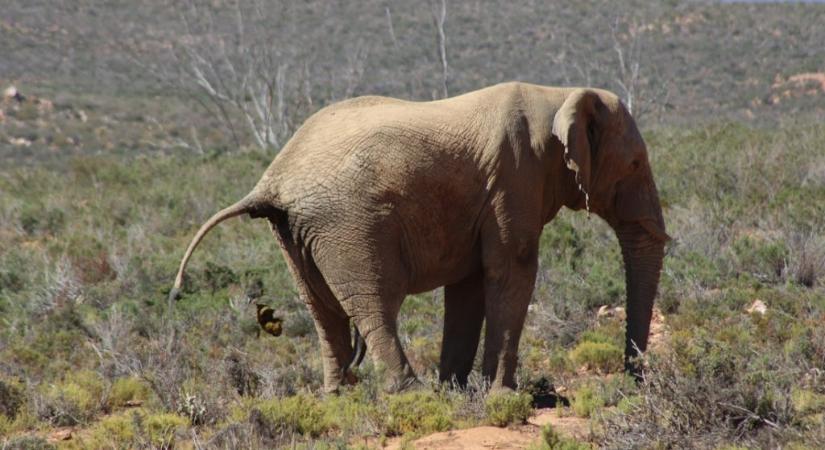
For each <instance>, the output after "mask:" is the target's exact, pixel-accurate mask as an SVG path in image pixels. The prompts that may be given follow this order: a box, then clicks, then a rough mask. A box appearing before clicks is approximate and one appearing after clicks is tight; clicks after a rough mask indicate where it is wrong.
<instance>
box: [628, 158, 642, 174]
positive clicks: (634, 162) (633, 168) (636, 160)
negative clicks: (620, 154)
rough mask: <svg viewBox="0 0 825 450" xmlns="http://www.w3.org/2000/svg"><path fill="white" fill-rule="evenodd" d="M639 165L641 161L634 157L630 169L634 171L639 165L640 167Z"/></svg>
mask: <svg viewBox="0 0 825 450" xmlns="http://www.w3.org/2000/svg"><path fill="white" fill-rule="evenodd" d="M641 166H642V162H641V161H639V160H638V159H634V160H633V162H632V163H630V170H631V171H633V172H635V171H637V170H639V167H641Z"/></svg>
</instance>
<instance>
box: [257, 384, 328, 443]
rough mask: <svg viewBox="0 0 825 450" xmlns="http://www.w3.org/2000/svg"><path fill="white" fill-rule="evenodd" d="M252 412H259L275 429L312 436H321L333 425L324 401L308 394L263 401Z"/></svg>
mask: <svg viewBox="0 0 825 450" xmlns="http://www.w3.org/2000/svg"><path fill="white" fill-rule="evenodd" d="M256 411H257V412H256ZM251 414H254V415H258V414H259V415H260V417H261V418H263V420H264V421H265V422H266V423H267V424H268V425H269V426H270V427H272V429H274V430H286V431H289V432H294V433H298V434H301V435H305V436H311V437H318V436H320V435H321V434H323V433H325V432H327V431H328V430H329V429H330V428H331V426H332V424H331V423H330V421H329V419H328V415H327V414H326V412H325V411H324V408H323V405H322V403H321V402H320V401H319V400H318V399H317V398H315V397H314V396H310V395H308V394H298V395H295V396H292V397H287V398H283V399H272V400H265V401H262V402H260V403H258V404H257V405H256V407H255V410H253V411H252V413H251ZM273 434H274V433H273Z"/></svg>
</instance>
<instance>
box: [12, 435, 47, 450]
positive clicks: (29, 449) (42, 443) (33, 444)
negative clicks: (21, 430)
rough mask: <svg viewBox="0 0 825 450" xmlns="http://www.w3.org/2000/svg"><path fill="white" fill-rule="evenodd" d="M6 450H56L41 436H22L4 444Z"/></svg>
mask: <svg viewBox="0 0 825 450" xmlns="http://www.w3.org/2000/svg"><path fill="white" fill-rule="evenodd" d="M2 444H3V449H5V450H54V449H56V448H57V447H55V446H54V445H52V444H49V442H48V441H46V440H45V439H43V438H42V437H40V436H20V437H15V438H13V439H11V440H9V441H6V442H2Z"/></svg>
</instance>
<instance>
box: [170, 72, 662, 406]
mask: <svg viewBox="0 0 825 450" xmlns="http://www.w3.org/2000/svg"><path fill="white" fill-rule="evenodd" d="M562 206H566V207H568V208H571V209H574V210H580V209H585V208H586V207H588V206H589V209H590V211H592V212H593V213H595V214H597V215H598V216H600V217H601V218H603V219H604V220H605V221H607V223H609V224H610V226H611V227H612V228H613V229H614V230H615V232H616V235H617V236H618V239H619V243H620V245H621V248H622V255H623V257H624V264H625V269H626V281H627V292H628V297H627V347H626V349H625V356H626V358H630V357H632V356H635V355H636V354H637V349H638V350H641V351H644V350H645V348H646V346H647V338H648V330H649V325H650V318H651V311H652V307H653V299H654V296H655V294H656V288H657V285H658V281H659V272H660V270H661V267H662V259H663V249H664V244H665V241H666V240H667V239H668V237H667V235H666V234H665V225H664V220H663V219H662V212H661V208H660V205H659V199H658V196H657V193H656V186H655V184H654V181H653V175H652V173H651V170H650V166H649V163H648V158H647V151H646V148H645V144H644V142H643V141H642V138H641V136H640V134H639V131H638V129H637V128H636V124H635V122H634V121H633V118H632V117H631V116H630V114H628V112H627V110H626V109H625V107H624V106H623V105H622V104H621V102H620V101H619V100H618V99H617V97H616V96H615V95H614V94H612V93H610V92H606V91H602V90H596V89H579V88H571V89H562V88H549V87H543V86H536V85H531V84H525V83H504V84H499V85H496V86H492V87H489V88H486V89H481V90H479V91H475V92H470V93H468V94H464V95H461V96H458V97H454V98H450V99H445V100H439V101H433V102H408V101H402V100H396V99H392V98H384V97H361V98H356V99H352V100H348V101H344V102H341V103H338V104H335V105H332V106H330V107H327V108H324V109H323V110H321V111H319V112H318V113H317V114H315V115H314V116H312V117H311V118H310V119H308V120H307V121H306V123H305V124H304V125H303V126H302V127H301V128H300V129H299V130H298V131H297V132H296V133H295V136H294V137H293V138H292V140H290V141H289V143H288V144H287V145H286V146H285V147H284V149H283V150H282V151H281V153H280V154H279V155H278V156H277V157H276V158H275V160H274V161H273V162H272V164H271V165H270V166H269V168H268V169H267V170H266V172H265V173H264V175H263V177H262V178H261V180H260V181H259V182H258V184H257V185H256V186H255V188H254V189H253V190H252V192H251V193H250V194H249V195H248V196H247V197H245V198H244V199H242V200H241V201H239V202H238V203H236V204H235V205H233V206H230V207H229V208H227V209H225V210H223V211H221V212H219V213H217V214H216V215H215V216H213V217H212V218H211V219H210V220H209V221H208V222H207V223H205V224H204V225H203V227H201V229H200V231H199V232H198V234H197V235H196V236H195V238H194V240H193V241H192V244H190V246H189V249H188V250H187V253H186V255H185V256H184V260H183V261H182V262H181V268H180V271H179V273H178V277H177V279H176V281H175V288H176V289H179V288H180V286H181V283H182V281H183V271H184V268H185V266H186V263H187V261H188V259H189V257H190V256H191V253H192V250H194V248H195V246H196V245H197V243H198V242H199V241H200V240H201V239H202V238H203V236H204V235H205V234H206V232H207V231H209V229H211V228H212V227H213V226H214V225H216V224H217V223H219V222H221V221H222V220H225V219H227V218H229V217H233V216H236V215H240V214H244V213H247V214H249V215H250V216H252V217H262V218H266V219H267V220H269V222H270V223H271V225H272V230H273V232H274V234H275V237H276V238H277V240H278V242H279V243H280V245H281V248H282V249H283V252H284V255H285V258H286V261H287V263H288V266H289V269H290V271H291V272H292V275H293V277H294V278H295V282H296V284H297V287H298V290H299V292H300V295H301V297H302V298H303V299H304V301H305V302H306V304H307V306H308V307H309V310H310V311H311V313H312V316H313V318H314V320H315V326H316V329H317V331H318V336H319V337H320V342H321V352H322V355H323V363H324V385H325V388H326V390H328V391H335V390H337V388H338V387H339V385H341V384H346V383H350V382H354V381H355V377H354V376H353V375H352V374H351V373H350V372H349V370H348V368H347V364H348V362H349V361H350V359H351V358H350V356H351V354H352V352H353V348H352V344H351V342H350V338H349V330H350V320H354V321H355V323H356V325H357V326H358V329H359V330H360V331H361V333H362V334H363V336H364V338H365V339H366V342H367V347H368V349H369V351H370V354H371V357H372V358H373V360H374V361H375V363H376V364H381V365H383V366H384V367H385V368H386V371H387V372H386V373H387V374H388V375H389V377H388V386H387V389H388V390H389V391H396V390H400V389H403V388H405V387H408V386H410V385H412V384H414V383H415V381H416V378H415V374H414V373H413V370H412V368H411V367H410V364H409V362H408V361H407V358H406V356H405V355H404V351H403V349H402V348H401V343H400V341H399V339H398V333H397V323H396V320H397V316H398V310H399V308H400V307H401V302H402V301H403V300H404V297H405V296H406V295H407V294H411V293H417V292H423V291H427V290H431V289H434V288H436V287H439V286H445V317H444V335H443V342H442V350H441V362H440V377H441V379H442V380H452V379H455V380H457V381H458V382H459V383H464V382H466V380H467V375H468V373H469V372H470V370H471V367H472V363H473V359H474V356H475V353H476V349H477V347H478V343H479V336H480V331H481V326H482V322H483V321H484V320H486V323H487V327H486V330H487V331H486V333H485V340H484V355H483V363H482V373H483V376H485V377H487V378H488V379H489V380H490V381H491V382H492V386H493V388H514V387H515V372H516V364H517V361H516V355H517V350H518V343H519V337H520V335H521V330H522V327H523V325H524V319H525V315H526V313H527V306H528V303H529V302H530V297H531V295H532V292H533V285H534V281H535V277H536V269H537V257H538V243H539V235H540V233H541V231H542V227H543V226H544V224H546V223H547V222H549V221H550V220H552V219H553V217H555V215H556V213H557V212H558V211H559V209H560V208H561V207H562ZM627 367H628V368H632V367H631V365H630V364H629V363H628V365H627Z"/></svg>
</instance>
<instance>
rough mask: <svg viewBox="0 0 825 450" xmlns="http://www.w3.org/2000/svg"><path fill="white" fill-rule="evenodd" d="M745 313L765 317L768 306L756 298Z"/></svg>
mask: <svg viewBox="0 0 825 450" xmlns="http://www.w3.org/2000/svg"><path fill="white" fill-rule="evenodd" d="M746 311H747V312H748V313H749V314H759V315H765V313H766V312H768V305H766V304H765V302H763V301H762V300H760V299H758V298H757V299H756V300H754V301H753V303H751V305H750V306H748V309H746Z"/></svg>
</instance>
